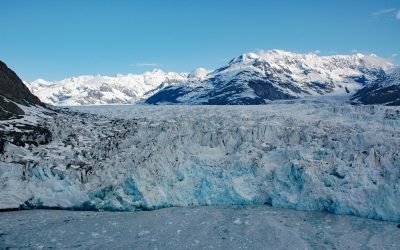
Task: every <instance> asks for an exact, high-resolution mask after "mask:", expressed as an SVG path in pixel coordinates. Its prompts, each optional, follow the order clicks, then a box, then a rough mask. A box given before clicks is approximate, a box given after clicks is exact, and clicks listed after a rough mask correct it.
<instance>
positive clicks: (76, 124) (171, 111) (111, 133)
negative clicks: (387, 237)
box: [0, 101, 400, 222]
mask: <svg viewBox="0 0 400 250" xmlns="http://www.w3.org/2000/svg"><path fill="white" fill-rule="evenodd" d="M73 110H78V111H85V112H88V113H86V114H82V113H71V112H64V113H58V114H56V113H55V114H53V116H52V117H49V118H46V119H47V123H48V126H49V129H50V131H51V132H52V135H53V138H52V141H51V143H49V144H46V145H39V146H37V147H36V146H33V145H31V146H26V147H25V148H23V147H17V146H14V145H12V144H6V145H5V152H4V153H3V154H2V155H0V190H1V191H0V201H1V202H0V208H2V209H5V208H18V207H20V206H21V205H22V206H23V207H24V206H25V207H61V208H80V209H99V210H122V211H126V210H128V211H129V210H135V209H155V208H160V207H168V206H192V205H231V204H236V205H237V204H247V205H254V204H264V203H266V204H270V205H272V206H274V207H284V208H292V209H297V210H324V211H329V212H332V213H336V214H352V215H357V216H361V217H366V218H374V219H382V220H390V221H397V222H400V182H399V178H400V108H396V107H381V106H351V105H347V104H341V103H334V102H333V103H322V102H318V101H315V102H312V101H304V102H303V101H293V102H282V103H275V104H270V105H262V106H145V105H142V106H140V105H134V106H100V107H93V106H91V107H85V106H82V107H74V108H73ZM26 112H27V113H29V110H27V111H26ZM89 113H92V114H89Z"/></svg>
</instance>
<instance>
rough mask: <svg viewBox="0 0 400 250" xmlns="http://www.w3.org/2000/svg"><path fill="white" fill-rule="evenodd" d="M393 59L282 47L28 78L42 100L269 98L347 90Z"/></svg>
mask: <svg viewBox="0 0 400 250" xmlns="http://www.w3.org/2000/svg"><path fill="white" fill-rule="evenodd" d="M393 67H394V65H393V64H392V63H390V62H389V61H387V60H386V59H383V58H380V57H378V56H376V55H364V54H360V53H357V54H353V55H332V56H319V55H316V54H313V53H308V54H299V53H293V52H288V51H284V50H269V51H259V52H258V53H252V52H250V53H245V54H242V55H240V56H238V57H235V58H233V59H232V60H231V61H229V62H228V63H227V64H226V65H224V66H222V67H219V68H217V69H215V70H207V69H204V68H198V69H195V70H193V71H192V72H191V73H175V72H168V73H166V72H164V71H162V70H153V71H151V72H145V73H144V74H138V75H134V74H127V75H117V76H115V77H109V76H100V75H98V76H79V77H72V78H67V79H64V80H61V81H53V82H47V81H45V80H42V79H38V80H36V81H33V82H32V83H26V84H27V86H28V87H29V88H30V90H31V91H32V92H33V93H34V94H36V95H38V96H39V97H40V99H41V100H42V101H44V102H47V103H50V104H53V105H82V104H83V105H87V104H132V103H142V102H144V103H147V104H220V105H223V104H265V103H268V102H269V101H273V100H285V99H295V98H301V97H308V96H320V95H337V94H341V95H348V96H351V95H353V94H354V93H356V91H358V90H359V89H361V88H362V87H364V86H365V85H368V84H370V83H372V82H375V81H379V80H381V79H383V78H385V76H386V73H385V71H388V70H390V69H392V68H393Z"/></svg>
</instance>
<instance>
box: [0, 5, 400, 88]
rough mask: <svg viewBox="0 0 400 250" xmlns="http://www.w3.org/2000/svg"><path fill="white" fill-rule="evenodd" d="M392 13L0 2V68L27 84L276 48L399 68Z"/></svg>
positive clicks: (177, 67)
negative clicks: (356, 55)
mask: <svg viewBox="0 0 400 250" xmlns="http://www.w3.org/2000/svg"><path fill="white" fill-rule="evenodd" d="M399 11H400V1H396V0H379V1H377V0H353V1H350V0H326V1H317V0H313V1H311V0H309V1H306V0H304V1H301V0H297V1H294V0H293V1H288V0H286V1H284V0H282V1H261V0H260V1H255V0H246V1H239V0H230V1H228V0H225V1H220V0H213V1H212V0H203V1H189V0H186V1H183V0H182V1H180V0H177V1H173V0H171V1H166V0H164V1H161V0H159V1H157V0H146V1H139V0H138V1H128V0H126V1H123V0H113V1H111V0H110V1H100V0H98V1H90V0H80V1H78V0H76V1H75V0H65V1H54V0H53V1H50V0H47V1H45V0H36V1H33V0H29V1H28V0H26V1H24V0H0V60H2V61H4V62H5V63H7V64H8V65H9V66H10V67H12V68H13V69H14V70H15V71H16V72H17V73H18V74H19V75H20V76H21V78H23V79H24V80H29V81H31V80H34V79H36V78H44V79H47V80H58V79H63V78H66V77H70V76H76V75H82V74H103V75H114V74H117V73H128V72H132V73H141V72H144V71H146V70H151V69H153V68H161V69H163V70H165V71H191V70H192V69H194V68H196V67H206V68H211V69H212V68H216V67H218V66H222V65H224V64H225V63H226V62H228V61H229V60H230V59H231V58H233V57H236V56H238V55H240V54H242V53H245V52H250V51H257V50H260V49H264V50H268V49H275V48H276V49H284V50H289V51H294V52H302V53H307V52H312V51H320V54H321V55H329V54H332V53H342V54H350V53H352V51H355V50H357V51H358V52H362V53H375V54H377V55H379V56H382V57H386V58H390V59H391V60H393V61H394V62H395V63H397V64H399V63H400V12H399ZM396 15H397V17H396ZM396 55H397V56H396Z"/></svg>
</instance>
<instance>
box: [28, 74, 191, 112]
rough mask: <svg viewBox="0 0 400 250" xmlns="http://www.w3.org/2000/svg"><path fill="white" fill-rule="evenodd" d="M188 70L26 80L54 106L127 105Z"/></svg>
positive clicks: (176, 78) (174, 81) (43, 98)
mask: <svg viewBox="0 0 400 250" xmlns="http://www.w3.org/2000/svg"><path fill="white" fill-rule="evenodd" d="M186 77H187V74H185V73H172V72H170V73H166V72H163V71H162V70H159V69H157V70H154V71H152V72H146V73H144V74H141V75H134V74H127V75H117V76H115V77H110V76H100V75H98V76H79V77H72V78H67V79H64V80H61V81H54V82H49V81H46V80H43V79H38V80H36V81H33V82H31V83H26V84H27V86H28V87H29V89H30V90H31V91H32V93H34V94H35V95H37V96H38V97H39V98H40V99H41V100H42V101H43V102H46V103H49V104H52V105H83V104H114V103H119V104H128V103H135V102H138V101H140V100H142V99H144V98H146V97H147V96H148V95H149V94H148V92H149V91H150V92H149V93H150V94H151V93H152V92H151V91H152V90H154V89H157V88H158V87H160V85H162V86H164V87H165V86H169V85H171V84H176V83H178V82H181V81H183V80H184V79H186Z"/></svg>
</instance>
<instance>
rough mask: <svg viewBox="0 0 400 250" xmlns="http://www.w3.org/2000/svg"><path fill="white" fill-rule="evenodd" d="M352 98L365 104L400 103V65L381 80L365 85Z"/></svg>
mask: <svg viewBox="0 0 400 250" xmlns="http://www.w3.org/2000/svg"><path fill="white" fill-rule="evenodd" d="M352 99H353V101H355V102H359V103H363V104H384V105H400V67H397V68H395V69H394V70H393V71H392V72H390V73H388V75H387V76H386V77H385V78H384V79H382V80H381V81H377V82H375V83H373V84H369V85H367V86H365V87H364V88H362V89H361V90H359V91H358V92H357V93H356V94H355V95H354V96H353V98H352Z"/></svg>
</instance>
